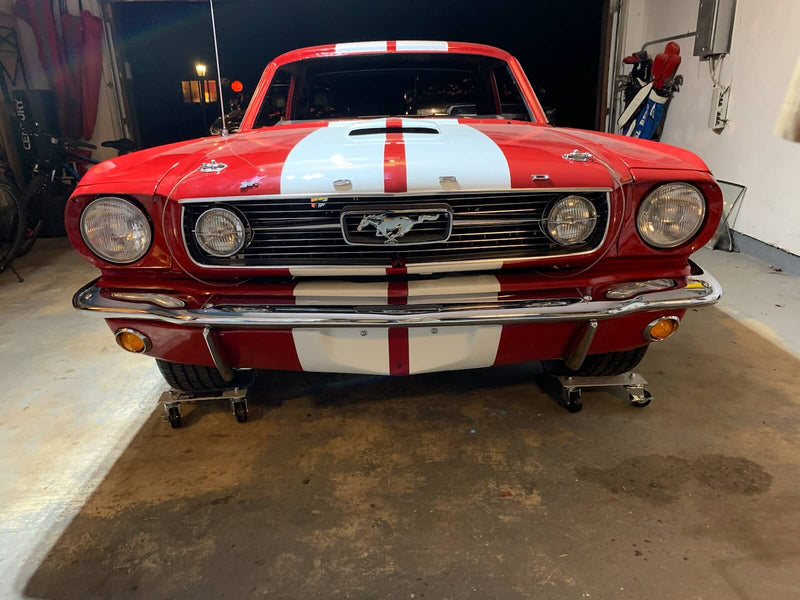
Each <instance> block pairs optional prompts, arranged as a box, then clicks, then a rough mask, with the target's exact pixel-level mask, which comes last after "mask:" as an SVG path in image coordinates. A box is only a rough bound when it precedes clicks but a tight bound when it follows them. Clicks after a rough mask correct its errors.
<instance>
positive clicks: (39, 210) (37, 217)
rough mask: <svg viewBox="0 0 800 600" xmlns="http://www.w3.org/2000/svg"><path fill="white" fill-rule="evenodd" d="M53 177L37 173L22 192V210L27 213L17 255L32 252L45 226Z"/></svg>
mask: <svg viewBox="0 0 800 600" xmlns="http://www.w3.org/2000/svg"><path fill="white" fill-rule="evenodd" d="M52 182H53V180H52V178H51V177H50V176H49V175H44V174H41V173H40V174H39V175H36V176H35V177H34V178H33V179H31V182H30V183H29V184H28V185H27V187H26V188H25V191H24V192H23V193H22V210H23V212H24V214H25V223H24V228H23V236H22V241H21V242H20V244H19V248H17V256H22V255H24V254H27V253H28V252H30V249H31V248H33V244H34V243H35V242H36V238H38V237H39V234H40V233H41V232H42V228H43V227H44V210H45V206H46V205H47V199H48V197H49V196H50V191H51V190H50V188H51V186H52Z"/></svg>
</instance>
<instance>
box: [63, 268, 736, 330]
mask: <svg viewBox="0 0 800 600" xmlns="http://www.w3.org/2000/svg"><path fill="white" fill-rule="evenodd" d="M698 270H699V271H700V273H698V274H695V275H690V276H689V277H688V281H687V284H686V286H685V287H683V288H681V289H673V290H667V291H663V292H652V293H648V294H642V295H640V296H637V297H635V298H630V299H628V300H620V301H611V300H597V301H595V300H586V299H580V300H576V299H570V300H569V301H565V302H553V301H552V300H549V301H545V302H543V303H534V304H533V305H532V306H523V307H517V308H497V307H494V306H490V307H480V305H479V306H478V307H476V308H475V307H465V306H464V305H459V306H457V307H456V308H453V307H449V306H448V305H446V304H445V305H438V306H433V307H419V306H416V307H415V306H414V305H409V306H400V305H397V306H384V307H358V306H353V307H350V308H349V309H348V307H344V308H343V307H338V308H337V309H336V310H328V311H326V310H324V307H316V308H315V309H314V310H309V309H307V308H306V307H302V306H296V305H291V306H286V305H272V306H205V307H202V308H188V309H187V308H185V309H167V308H162V307H159V306H152V305H149V304H141V303H136V302H125V301H120V300H114V299H111V298H109V297H108V296H109V291H108V290H104V289H101V288H99V287H97V286H96V283H97V282H96V281H93V282H91V283H89V284H88V285H86V286H85V287H83V288H82V289H80V290H79V291H78V292H77V293H76V294H75V296H74V297H73V299H72V304H73V306H74V307H75V308H77V309H80V310H86V311H89V312H92V313H95V314H97V315H100V316H102V317H105V318H111V317H124V318H128V319H150V320H156V321H164V322H167V323H174V324H178V325H210V326H228V327H364V326H373V327H430V326H436V327H438V326H443V325H490V324H492V325H496V324H511V323H535V322H552V321H591V320H592V319H596V320H598V321H600V320H604V319H611V318H614V317H621V316H625V315H629V314H633V313H639V312H645V311H655V310H662V311H666V310H684V309H688V308H694V307H698V306H706V305H709V304H714V303H716V302H717V301H718V300H719V299H720V297H721V296H722V288H721V286H720V285H719V282H717V280H716V279H714V278H713V277H712V276H711V275H709V274H708V273H704V272H702V270H701V269H699V268H698ZM426 309H427V310H426Z"/></svg>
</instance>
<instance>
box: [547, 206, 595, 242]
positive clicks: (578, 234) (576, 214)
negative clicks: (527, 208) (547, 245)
mask: <svg viewBox="0 0 800 600" xmlns="http://www.w3.org/2000/svg"><path fill="white" fill-rule="evenodd" d="M596 225H597V211H596V210H595V208H594V204H592V203H591V202H589V200H587V199H586V198H584V197H583V196H567V197H566V198H561V200H559V201H558V202H556V203H555V204H554V205H553V207H552V208H551V209H550V212H549V213H548V215H547V233H548V234H549V235H550V237H551V238H552V240H553V241H555V242H558V243H559V244H563V245H564V246H572V245H574V244H580V243H581V242H585V241H586V240H587V239H588V237H589V236H590V235H592V232H593V231H594V228H595V226H596Z"/></svg>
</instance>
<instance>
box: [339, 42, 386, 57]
mask: <svg viewBox="0 0 800 600" xmlns="http://www.w3.org/2000/svg"><path fill="white" fill-rule="evenodd" d="M333 51H334V52H336V54H352V53H355V52H386V42H385V41H383V42H346V43H344V44H336V46H334V50H333Z"/></svg>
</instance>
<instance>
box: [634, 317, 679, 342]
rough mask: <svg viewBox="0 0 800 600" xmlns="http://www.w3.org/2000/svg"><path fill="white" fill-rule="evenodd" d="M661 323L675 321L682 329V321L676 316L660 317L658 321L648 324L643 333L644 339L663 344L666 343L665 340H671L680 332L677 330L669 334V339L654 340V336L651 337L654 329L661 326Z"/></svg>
mask: <svg viewBox="0 0 800 600" xmlns="http://www.w3.org/2000/svg"><path fill="white" fill-rule="evenodd" d="M661 321H675V322H676V323H678V327H680V325H681V320H680V319H679V318H678V317H676V316H667V317H658V318H657V319H655V320H654V321H650V322H649V323H648V324H647V327H645V328H644V331H642V335H643V336H644V338H645V339H646V340H650V341H651V342H662V341H664V340H666V339H669V338H671V337H672V336H673V335H675V331H678V330H677V329H676V330H675V331H673V332H672V333H670V334H669V335H668V336H667V337H665V338H654V337H653V336H652V335H650V332H651V331H652V330H653V327H655V326H656V325H658V324H659V323H660V322H661Z"/></svg>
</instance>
